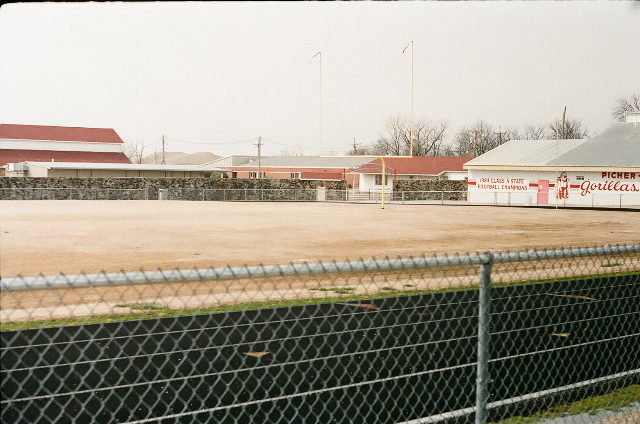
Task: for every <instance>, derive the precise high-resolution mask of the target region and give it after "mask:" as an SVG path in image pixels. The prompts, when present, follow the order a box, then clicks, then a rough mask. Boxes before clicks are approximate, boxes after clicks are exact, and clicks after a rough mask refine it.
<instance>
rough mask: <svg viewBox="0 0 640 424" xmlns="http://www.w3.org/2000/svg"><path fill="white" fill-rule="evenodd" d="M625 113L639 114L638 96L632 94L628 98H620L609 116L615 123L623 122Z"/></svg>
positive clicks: (639, 99) (639, 101) (639, 102)
mask: <svg viewBox="0 0 640 424" xmlns="http://www.w3.org/2000/svg"><path fill="white" fill-rule="evenodd" d="M627 112H640V94H638V93H633V94H632V95H631V96H629V98H626V97H620V98H619V99H618V100H617V101H616V106H615V108H614V109H613V111H612V112H611V116H612V117H613V119H615V120H616V121H620V122H624V120H625V117H626V115H627Z"/></svg>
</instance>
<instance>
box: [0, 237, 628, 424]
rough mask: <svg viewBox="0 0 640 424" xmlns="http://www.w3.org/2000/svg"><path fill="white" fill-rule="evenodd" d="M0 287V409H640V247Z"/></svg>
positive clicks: (141, 418)
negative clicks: (0, 328)
mask: <svg viewBox="0 0 640 424" xmlns="http://www.w3.org/2000/svg"><path fill="white" fill-rule="evenodd" d="M0 290H1V293H2V297H1V298H0V306H1V309H0V317H1V321H2V332H1V342H2V343H1V346H0V364H1V369H0V373H1V377H2V378H0V392H1V393H2V397H1V399H0V419H1V420H2V422H11V423H23V422H24V423H27V422H28V423H31V422H96V423H102V422H104V423H112V422H129V423H132V422H137V423H143V422H185V423H186V422H212V421H215V422H233V423H240V422H242V423H244V422H274V423H276V422H335V423H352V422H411V423H448V422H468V421H470V420H473V419H474V417H475V422H476V423H487V422H496V423H497V422H501V421H502V420H504V419H510V420H511V421H509V423H512V422H520V421H518V420H521V421H524V420H525V419H526V420H527V422H533V421H532V420H533V418H531V417H539V418H540V419H541V420H544V419H555V420H556V421H553V422H554V423H556V422H557V423H559V422H562V420H566V423H567V424H568V423H571V422H577V421H575V420H577V419H578V418H580V419H582V421H580V422H592V423H596V422H600V420H602V419H604V418H606V417H608V416H609V415H614V416H616V417H618V418H620V417H622V418H624V417H625V416H631V417H634V416H635V415H634V414H639V413H640V403H639V402H638V399H639V398H638V396H637V395H638V394H640V386H639V385H638V383H640V244H635V245H617V246H601V247H592V248H560V249H549V250H527V251H521V252H486V253H475V254H457V255H444V256H417V257H409V258H398V259H387V258H386V259H370V260H356V261H342V262H337V261H331V262H318V263H289V264H283V265H264V266H263V265H259V266H242V267H221V268H215V267H210V268H200V269H188V270H160V269H158V270H155V271H135V272H125V271H122V272H115V273H113V272H111V273H107V272H103V273H97V274H84V273H81V274H77V275H63V274H59V275H50V276H44V275H37V276H16V277H9V278H7V277H4V278H2V280H1V281H0ZM612 359H614V360H612ZM634 396H635V397H634ZM585 399H586V400H585ZM567 405H568V406H567ZM580 408H582V409H580ZM582 412H585V413H587V412H588V413H589V414H592V415H587V416H586V418H584V417H583V416H582V415H580V416H579V417H578V418H576V416H577V415H578V414H581V413H582ZM630 414H631V415H630ZM525 417H528V418H525ZM622 418H621V419H622ZM460 420H462V421H460ZM630 422H631V421H630Z"/></svg>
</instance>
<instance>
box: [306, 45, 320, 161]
mask: <svg viewBox="0 0 640 424" xmlns="http://www.w3.org/2000/svg"><path fill="white" fill-rule="evenodd" d="M316 56H317V57H318V59H319V64H320V84H319V85H320V112H319V127H320V156H322V152H323V150H324V149H323V139H322V51H319V52H318V53H316V54H314V55H313V56H312V57H311V60H309V63H311V62H313V59H315V57H316Z"/></svg>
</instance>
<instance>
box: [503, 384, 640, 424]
mask: <svg viewBox="0 0 640 424" xmlns="http://www.w3.org/2000/svg"><path fill="white" fill-rule="evenodd" d="M637 402H640V385H633V386H629V387H625V388H624V389H620V390H616V391H613V392H610V393H607V394H604V395H601V396H594V397H591V398H587V399H582V400H579V401H577V402H573V403H567V404H561V405H556V406H554V407H553V408H551V409H548V410H546V411H542V412H538V413H536V414H534V415H531V416H528V417H520V416H518V417H511V418H507V419H506V420H502V421H499V422H497V423H494V424H536V423H541V422H543V421H545V420H552V419H555V418H563V417H570V416H574V415H580V414H589V415H595V414H597V413H599V412H601V411H616V410H618V409H621V408H623V407H625V406H631V405H633V404H634V403H637Z"/></svg>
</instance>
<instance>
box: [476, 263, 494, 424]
mask: <svg viewBox="0 0 640 424" xmlns="http://www.w3.org/2000/svg"><path fill="white" fill-rule="evenodd" d="M492 265H493V255H492V254H491V253H490V252H486V253H485V254H484V257H483V258H482V263H481V265H480V291H479V303H478V368H477V380H476V421H475V424H486V422H487V402H488V399H489V390H488V386H489V325H490V322H489V320H490V315H489V314H490V313H491V310H490V309H491V308H490V306H491V267H492Z"/></svg>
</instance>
